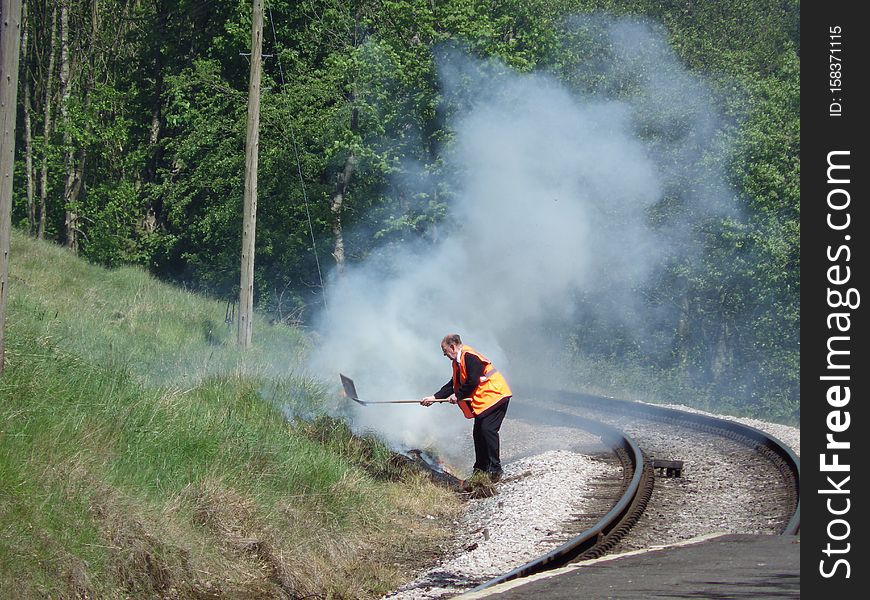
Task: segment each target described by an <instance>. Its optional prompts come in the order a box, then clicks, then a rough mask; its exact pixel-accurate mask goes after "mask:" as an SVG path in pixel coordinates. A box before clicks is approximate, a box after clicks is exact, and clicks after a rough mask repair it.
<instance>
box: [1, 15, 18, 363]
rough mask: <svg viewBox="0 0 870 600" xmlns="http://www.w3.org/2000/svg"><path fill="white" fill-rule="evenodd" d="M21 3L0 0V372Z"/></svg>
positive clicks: (3, 344)
mask: <svg viewBox="0 0 870 600" xmlns="http://www.w3.org/2000/svg"><path fill="white" fill-rule="evenodd" d="M20 49H21V0H0V373H2V372H3V366H4V365H5V363H6V294H7V291H8V287H9V243H10V237H11V236H12V175H13V173H14V171H15V118H16V116H17V112H18V110H17V108H18V53H19V51H20Z"/></svg>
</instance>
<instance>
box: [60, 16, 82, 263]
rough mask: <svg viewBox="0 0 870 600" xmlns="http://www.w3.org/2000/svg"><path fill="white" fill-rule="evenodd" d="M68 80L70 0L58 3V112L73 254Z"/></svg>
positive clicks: (69, 245) (73, 173)
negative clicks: (61, 125) (60, 122)
mask: <svg viewBox="0 0 870 600" xmlns="http://www.w3.org/2000/svg"><path fill="white" fill-rule="evenodd" d="M71 87H72V86H71V82H70V56H69V0H61V3H60V90H61V92H60V115H61V120H62V121H63V131H64V133H63V146H64V149H65V156H64V169H65V172H66V179H65V182H64V186H63V201H64V207H65V208H64V229H65V231H66V247H67V249H69V250H70V252H72V253H73V254H78V251H79V236H78V232H79V230H78V214H77V213H76V211H75V208H74V207H73V206H72V191H73V189H74V188H76V187H77V186H76V166H75V151H74V149H73V147H72V145H73V141H72V131H71V123H70V116H69V102H70V96H71V94H72V89H71Z"/></svg>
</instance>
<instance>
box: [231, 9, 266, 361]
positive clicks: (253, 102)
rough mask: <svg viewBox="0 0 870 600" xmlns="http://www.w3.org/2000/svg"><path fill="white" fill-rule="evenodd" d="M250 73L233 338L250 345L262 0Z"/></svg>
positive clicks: (255, 24)
mask: <svg viewBox="0 0 870 600" xmlns="http://www.w3.org/2000/svg"><path fill="white" fill-rule="evenodd" d="M252 11H253V19H252V21H253V23H252V24H251V75H250V85H249V86H248V133H247V140H246V143H245V205H244V215H243V222H242V264H241V278H240V283H239V322H238V331H237V336H238V337H237V341H238V344H239V345H240V346H241V347H242V348H245V349H247V348H250V347H251V338H252V333H253V327H252V320H253V316H254V246H255V240H256V228H257V153H258V150H259V145H260V73H261V63H262V60H263V58H262V55H263V0H253V7H252Z"/></svg>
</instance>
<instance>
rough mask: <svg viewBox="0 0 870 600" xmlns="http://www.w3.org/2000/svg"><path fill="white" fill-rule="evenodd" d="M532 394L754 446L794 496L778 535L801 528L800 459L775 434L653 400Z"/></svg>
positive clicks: (565, 394)
mask: <svg viewBox="0 0 870 600" xmlns="http://www.w3.org/2000/svg"><path fill="white" fill-rule="evenodd" d="M535 395H536V396H537V397H539V398H545V399H548V400H552V401H555V402H558V403H561V404H569V405H573V406H577V405H585V406H590V407H593V408H596V409H598V410H602V411H611V412H619V413H622V414H626V415H638V414H639V415H643V416H644V417H646V418H649V419H655V420H661V421H670V422H673V423H677V424H680V425H682V426H689V427H692V428H694V429H698V430H700V431H707V432H710V433H717V434H719V435H723V436H725V437H728V438H731V439H733V440H735V441H737V442H740V443H743V444H744V445H747V446H750V447H753V448H754V449H755V450H756V451H757V452H759V453H761V454H763V455H765V456H767V458H768V459H770V460H771V461H772V462H773V463H774V464H775V465H776V466H777V467H778V468H779V470H780V472H781V473H782V474H783V476H784V477H785V478H786V479H787V480H789V481H790V482H791V489H790V490H789V492H790V497H791V499H792V500H793V506H792V507H791V508H792V510H791V513H792V516H791V518H790V519H789V521H788V523H787V524H786V525H785V527H784V528H783V530H782V531H781V532H780V533H781V535H797V534H798V533H799V532H800V520H801V519H800V514H801V509H800V472H801V467H800V459H799V458H798V457H797V455H796V454H795V453H794V451H793V450H792V449H791V448H789V447H788V446H786V445H785V444H784V443H782V441H780V440H779V439H777V438H776V437H775V436H773V435H771V434H768V433H766V432H764V431H761V430H759V429H756V428H755V427H751V426H749V425H744V424H743V423H739V422H737V421H732V420H729V419H723V418H721V417H714V416H710V415H704V414H700V413H692V412H686V411H682V410H677V409H675V408H669V407H666V406H658V405H656V404H645V403H641V402H632V401H629V400H619V399H617V398H608V397H605V396H594V395H591V394H581V393H577V392H566V391H558V390H545V391H538V392H536V394H535Z"/></svg>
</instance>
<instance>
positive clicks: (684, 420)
mask: <svg viewBox="0 0 870 600" xmlns="http://www.w3.org/2000/svg"><path fill="white" fill-rule="evenodd" d="M519 392H520V396H521V397H534V398H536V399H537V400H543V401H546V402H547V403H548V404H550V405H551V406H555V407H558V408H557V409H542V408H540V407H537V408H536V409H535V411H536V412H537V414H538V417H541V416H542V415H543V416H544V417H546V416H547V413H548V411H549V413H550V414H549V417H550V418H553V419H559V418H560V414H561V413H562V410H561V409H565V410H570V411H573V412H582V413H583V415H584V416H582V417H580V416H577V415H575V416H574V417H573V419H574V421H575V423H577V424H578V425H581V426H585V427H586V428H588V430H590V431H596V432H598V433H599V434H600V435H601V437H602V440H603V441H604V442H605V443H606V444H607V445H608V446H610V447H611V448H612V449H613V451H614V452H615V454H616V455H617V456H618V457H619V459H620V461H621V462H622V465H623V469H622V472H623V484H622V486H621V488H622V489H621V493H620V494H619V496H618V499H617V500H616V502H615V503H614V505H613V507H612V508H611V509H610V511H608V512H607V514H605V515H604V516H603V517H602V518H600V519H599V520H597V521H596V522H595V523H594V524H593V525H591V526H590V527H588V528H586V529H584V530H583V531H582V532H581V533H579V534H578V535H576V536H574V537H572V538H570V539H569V540H567V541H565V542H564V543H562V544H561V545H559V546H558V547H557V548H555V549H553V550H551V551H549V552H547V553H546V554H543V555H541V556H539V557H537V558H535V559H533V560H531V561H529V562H527V563H525V564H523V565H521V566H519V567H517V568H515V569H513V570H511V571H509V572H507V573H504V574H502V575H500V576H498V577H495V578H492V579H490V580H488V581H486V582H484V583H482V584H480V585H478V586H477V587H476V588H474V589H473V590H471V591H472V592H474V591H479V590H483V589H486V588H488V587H491V586H494V585H497V584H499V583H503V582H505V581H510V580H513V579H517V578H520V577H526V576H529V575H533V574H535V573H540V572H543V571H546V570H549V569H552V568H556V567H559V566H562V565H565V564H567V563H569V562H576V561H581V560H586V559H589V558H595V557H598V556H603V555H604V554H606V553H607V552H609V551H611V550H612V549H614V548H616V547H618V545H619V544H620V542H621V541H622V540H623V539H624V538H625V536H626V535H627V534H628V533H629V531H630V530H631V529H632V527H634V526H635V525H636V524H637V522H638V521H639V519H640V518H641V516H642V515H643V512H644V510H645V509H646V507H647V504H648V502H649V500H650V497H651V495H652V492H653V481H654V479H655V477H654V474H655V473H654V464H660V465H663V466H662V467H661V468H660V472H661V473H662V474H665V473H666V474H668V475H672V476H673V475H678V474H679V470H680V469H679V467H681V466H682V465H679V466H678V464H677V462H671V461H670V460H668V461H665V459H658V460H659V461H660V462H658V463H656V462H654V461H655V459H651V458H650V457H649V456H648V455H645V454H644V451H643V449H642V447H643V442H638V440H636V439H635V437H634V436H632V435H628V434H625V433H623V431H622V429H621V427H624V426H625V425H626V423H628V425H629V426H630V427H629V428H631V429H635V430H638V431H640V430H642V427H641V426H639V425H637V424H635V425H634V426H631V421H632V420H635V421H643V422H646V423H648V422H649V421H654V422H657V423H660V424H661V427H662V428H667V427H674V428H682V429H686V428H688V429H691V430H694V431H697V432H701V433H703V434H705V435H706V436H714V437H718V438H721V439H723V440H728V442H729V443H731V444H732V445H734V446H739V447H742V448H743V449H744V450H745V453H751V454H752V455H754V456H756V457H760V459H761V460H762V461H763V462H765V463H767V464H769V465H770V468H772V469H773V470H774V471H776V472H777V473H778V475H779V477H778V479H779V482H780V485H779V487H778V488H777V492H776V493H775V494H774V495H775V496H776V498H775V503H776V504H777V505H778V506H779V507H780V508H778V509H776V512H779V513H783V514H784V515H785V518H782V517H781V516H780V515H777V517H776V519H774V520H776V521H777V525H776V527H777V529H778V531H777V533H780V534H782V535H796V534H797V533H798V532H799V531H800V495H799V493H800V460H799V459H798V458H797V456H796V455H795V453H794V452H793V451H792V450H791V449H789V448H788V447H787V446H786V445H785V444H783V443H782V442H780V441H779V440H778V439H776V438H775V437H773V436H771V435H769V434H767V433H765V432H762V431H760V430H758V429H755V428H753V427H749V426H747V425H744V424H742V423H738V422H735V421H729V420H725V419H719V418H716V417H711V416H708V415H703V414H696V413H688V412H684V411H678V410H675V409H671V408H667V407H662V406H656V405H649V404H640V403H636V402H628V401H623V400H617V399H613V398H604V397H600V396H592V395H587V394H579V393H572V392H564V391H545V392H541V391H540V390H536V391H523V390H520V391H519ZM589 415H595V416H597V417H598V419H600V420H597V419H592V418H590V417H589ZM604 421H607V422H604ZM675 435H681V434H680V433H679V432H677V433H676V434H675ZM732 452H733V453H734V454H739V451H736V450H732ZM740 460H745V458H743V457H741V459H740Z"/></svg>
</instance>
